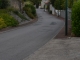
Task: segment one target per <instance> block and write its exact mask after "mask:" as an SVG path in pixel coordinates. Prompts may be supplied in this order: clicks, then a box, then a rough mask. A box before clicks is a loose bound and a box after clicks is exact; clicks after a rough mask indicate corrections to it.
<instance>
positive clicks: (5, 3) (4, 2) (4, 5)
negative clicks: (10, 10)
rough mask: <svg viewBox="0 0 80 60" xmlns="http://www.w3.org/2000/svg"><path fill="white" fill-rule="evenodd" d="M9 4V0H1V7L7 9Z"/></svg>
mask: <svg viewBox="0 0 80 60" xmlns="http://www.w3.org/2000/svg"><path fill="white" fill-rule="evenodd" d="M8 6H9V1H8V0H0V9H5V8H7V7H8Z"/></svg>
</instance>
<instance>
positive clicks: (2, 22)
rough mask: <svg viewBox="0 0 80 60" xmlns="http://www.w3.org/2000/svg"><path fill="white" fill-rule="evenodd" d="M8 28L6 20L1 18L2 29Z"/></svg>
mask: <svg viewBox="0 0 80 60" xmlns="http://www.w3.org/2000/svg"><path fill="white" fill-rule="evenodd" d="M5 27H7V25H6V24H5V22H4V20H3V19H2V18H0V29H2V28H5Z"/></svg>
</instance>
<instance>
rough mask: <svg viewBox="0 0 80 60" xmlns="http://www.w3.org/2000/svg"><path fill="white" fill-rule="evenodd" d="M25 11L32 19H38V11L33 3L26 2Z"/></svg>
mask: <svg viewBox="0 0 80 60" xmlns="http://www.w3.org/2000/svg"><path fill="white" fill-rule="evenodd" d="M23 10H24V11H25V12H26V14H27V15H28V16H29V17H31V18H34V17H36V9H35V7H34V5H33V4H32V3H31V2H26V4H25V6H24V8H23Z"/></svg>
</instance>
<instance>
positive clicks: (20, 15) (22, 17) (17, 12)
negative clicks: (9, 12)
mask: <svg viewBox="0 0 80 60" xmlns="http://www.w3.org/2000/svg"><path fill="white" fill-rule="evenodd" d="M13 12H14V13H15V14H16V15H18V16H19V17H20V18H21V19H24V20H28V19H27V18H26V17H25V16H23V15H22V14H21V13H20V12H19V11H18V10H14V11H13Z"/></svg>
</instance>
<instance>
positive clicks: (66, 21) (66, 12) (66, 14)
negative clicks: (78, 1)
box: [65, 0, 68, 35]
mask: <svg viewBox="0 0 80 60" xmlns="http://www.w3.org/2000/svg"><path fill="white" fill-rule="evenodd" d="M67 7H68V0H66V5H65V35H67V34H68V9H67Z"/></svg>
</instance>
